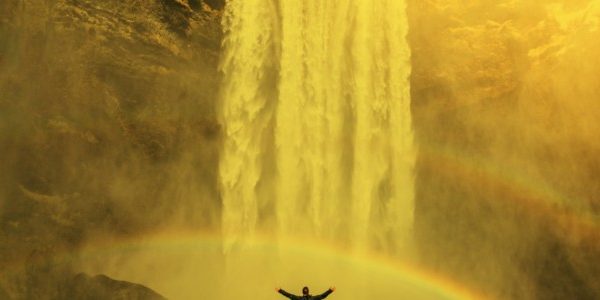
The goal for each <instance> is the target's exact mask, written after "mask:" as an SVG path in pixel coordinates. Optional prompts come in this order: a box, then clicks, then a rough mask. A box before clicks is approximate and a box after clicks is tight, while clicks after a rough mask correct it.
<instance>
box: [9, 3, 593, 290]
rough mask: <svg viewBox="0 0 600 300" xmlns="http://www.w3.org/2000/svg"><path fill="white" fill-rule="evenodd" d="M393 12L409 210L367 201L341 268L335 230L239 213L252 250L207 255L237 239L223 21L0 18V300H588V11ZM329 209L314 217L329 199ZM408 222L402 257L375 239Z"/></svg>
mask: <svg viewBox="0 0 600 300" xmlns="http://www.w3.org/2000/svg"><path fill="white" fill-rule="evenodd" d="M236 2H237V1H233V0H231V1H229V3H227V5H231V3H236ZM267 2H268V1H267ZM284 2H285V1H275V2H273V5H274V6H273V7H270V8H269V10H270V11H271V12H272V13H273V14H274V15H272V16H270V17H271V18H272V20H275V21H273V22H274V23H273V24H269V25H268V26H274V27H273V28H278V26H281V24H277V22H279V21H277V20H281V18H283V17H285V16H286V12H285V11H283V12H282V11H280V8H278V7H280V5H281V3H284ZM342 2H343V1H342ZM342 2H340V3H342ZM359 2H360V1H357V2H356V3H359ZM269 3H271V2H269ZM336 3H337V2H336ZM348 3H354V2H352V1H350V2H348ZM361 3H362V2H361ZM382 3H383V2H382ZM406 4H407V7H406V17H407V18H408V19H407V26H408V28H407V29H406V32H405V34H406V38H404V37H403V36H398V37H397V38H398V41H400V40H401V41H404V40H405V41H406V43H407V46H408V47H409V50H410V55H409V56H406V57H407V58H408V59H409V61H408V63H409V64H410V66H409V69H410V73H409V74H410V76H409V77H408V78H407V80H406V87H407V88H409V89H410V107H409V108H408V109H409V112H410V114H411V115H410V118H411V123H412V124H411V128H412V129H411V133H410V134H411V135H414V138H413V137H412V136H411V139H414V141H413V142H414V147H415V157H414V162H413V163H412V166H411V167H410V170H409V171H410V174H412V177H411V180H413V183H412V185H413V186H411V187H408V188H406V189H407V190H410V191H414V195H413V196H412V198H411V199H412V200H411V201H412V202H411V203H412V205H414V206H413V207H414V208H412V209H408V211H404V212H402V213H401V214H397V215H392V214H390V215H386V213H388V211H386V210H385V207H386V206H385V205H383V204H381V203H384V202H378V200H377V199H375V200H373V203H374V204H373V207H374V209H373V211H374V213H372V214H370V215H369V218H371V219H370V220H369V222H367V223H368V224H369V225H366V226H368V227H366V228H368V229H366V230H365V231H366V232H369V238H366V239H362V240H360V242H359V243H360V244H364V245H368V247H366V249H363V250H364V252H361V253H357V252H356V251H353V248H352V247H351V246H350V245H351V244H352V241H353V240H354V242H356V239H354V238H353V236H352V235H350V234H349V233H347V232H346V231H351V229H352V228H351V226H352V225H351V224H346V223H344V224H342V225H339V224H337V225H332V226H325V227H321V230H317V229H315V228H319V227H317V226H313V225H306V224H304V223H302V224H304V225H303V230H304V231H302V232H301V234H295V231H293V230H291V229H288V230H287V231H285V230H282V229H281V226H283V225H282V223H281V222H282V221H277V216H279V215H281V212H280V213H278V212H277V209H278V208H277V207H278V205H279V206H280V207H282V206H281V203H280V202H278V200H277V199H275V198H268V197H259V198H258V200H257V201H259V203H258V208H255V210H256V211H254V210H252V207H251V206H250V208H249V209H248V208H246V211H250V213H255V214H256V215H255V216H254V217H250V218H255V220H256V224H258V225H257V226H256V227H253V230H252V232H253V234H252V235H251V236H249V237H247V239H246V240H244V242H243V243H242V242H239V239H238V243H237V246H236V247H233V248H232V247H225V246H224V239H225V238H226V237H225V238H224V235H226V234H227V231H228V230H229V231H232V230H233V231H236V232H237V231H239V232H242V231H244V230H246V229H247V228H242V229H239V230H238V228H236V227H231V226H230V225H229V227H227V226H228V225H225V223H224V221H223V216H224V208H223V205H224V203H231V202H227V200H226V198H224V196H223V195H224V191H223V182H222V177H221V175H220V172H222V170H220V169H219V168H220V166H221V165H222V164H223V161H224V160H223V159H224V158H223V157H224V153H225V151H224V149H227V148H226V147H227V146H226V145H227V142H228V136H227V131H226V129H227V128H228V127H227V126H228V124H226V123H225V122H224V119H223V118H222V117H220V116H219V113H220V112H219V109H220V107H222V105H223V103H224V101H225V100H224V99H225V96H224V95H225V93H224V92H223V83H224V80H223V77H224V76H227V74H224V73H223V72H224V70H223V68H222V67H221V68H219V63H221V64H222V63H223V61H224V59H226V57H223V53H225V52H224V51H225V50H224V49H225V48H224V47H225V46H226V45H227V34H229V33H228V32H225V33H223V25H222V24H224V23H222V17H223V13H224V8H223V7H224V5H225V3H222V2H220V1H204V2H202V1H192V0H153V1H116V0H108V1H100V2H98V1H84V0H81V1H70V0H46V1H29V0H4V1H2V3H0V150H1V152H0V153H1V154H2V157H1V159H0V169H1V170H2V171H1V172H0V298H7V299H67V298H69V295H72V294H70V293H71V291H70V290H69V286H72V285H73V279H72V277H73V276H74V274H77V273H79V272H85V273H87V274H90V275H95V274H105V275H108V276H110V277H112V278H115V279H119V280H126V281H131V282H136V283H140V284H143V285H145V286H147V287H149V288H151V289H153V290H155V291H157V292H158V293H160V294H162V295H163V296H165V297H167V298H169V299H198V298H217V299H232V298H237V297H245V296H248V295H250V294H251V295H254V296H255V297H259V298H261V299H276V298H277V297H280V296H279V295H277V294H276V293H275V291H274V288H277V287H281V288H284V289H286V290H288V291H290V292H294V293H298V292H299V291H300V289H301V287H302V286H304V285H308V286H310V287H311V292H312V293H314V294H316V293H320V292H322V291H325V290H326V289H327V288H329V287H330V286H333V285H335V286H337V291H336V292H334V293H333V294H332V295H330V296H329V297H330V298H331V299H336V298H339V299H346V298H358V299H372V298H374V297H375V298H380V299H397V298H399V297H406V298H411V299H461V298H490V299H566V298H577V299H593V298H598V297H600V285H599V282H600V269H599V268H598V266H599V265H600V263H599V262H600V229H599V227H598V226H599V223H598V222H599V219H598V218H599V216H600V202H599V200H598V196H597V195H599V194H600V183H599V181H598V178H600V121H599V120H600V119H599V118H598V117H597V116H598V115H599V114H600V101H598V99H599V95H600V85H599V84H598V75H597V74H600V58H598V55H597V53H599V52H600V40H598V39H597V35H598V30H599V27H600V23H599V22H600V19H599V18H600V1H597V0H578V1H566V0H563V1H559V0H557V1H533V0H523V1H508V0H506V1H478V2H477V3H472V1H458V0H453V1H450V0H448V1H442V0H436V1H418V0H408V1H406ZM382 5H383V4H382ZM338 9H339V10H338V12H339V11H342V9H343V7H339V8H338ZM349 11H351V10H349ZM348 14H350V13H348ZM332 15H333V14H332ZM305 17H306V18H308V17H310V16H308V17H307V16H305ZM312 18H313V20H314V21H315V22H316V21H317V20H319V18H317V17H315V16H312ZM340 19H343V18H340ZM269 20H271V19H269ZM262 21H264V22H268V20H266V19H263V20H262ZM381 26H384V25H381ZM261 28H263V27H261ZM352 28H353V27H352V26H350V25H349V26H348V29H347V30H348V31H349V32H350V33H351V31H350V30H352ZM263 29H264V28H263ZM383 29H384V28H383V27H382V30H377V28H373V29H372V30H373V32H368V34H366V35H365V37H368V38H372V39H373V40H376V38H377V37H379V35H378V33H376V32H375V31H377V32H380V31H382V32H383V31H384V30H383ZM264 30H265V31H266V29H264ZM278 34H282V33H281V32H278V31H277V30H274V31H273V36H272V37H270V38H269V39H270V40H269V42H270V43H273V45H278V44H277V41H278V39H279V38H280V37H278V36H277V35H278ZM349 36H351V34H349ZM311 38H312V37H311ZM368 38H365V41H366V40H368ZM356 39H358V38H356ZM307 40H308V38H307ZM392 40H394V39H392ZM303 41H304V40H303ZM229 42H231V41H229ZM343 42H344V43H347V44H344V46H345V47H346V46H348V43H349V42H348V41H347V40H345V41H343ZM273 45H270V46H269V47H274V48H269V51H273V52H269V54H268V57H269V58H270V59H271V58H272V57H277V56H278V55H280V54H279V52H278V51H281V49H278V48H277V47H278V46H273ZM386 47H387V46H386ZM348 48H349V49H350V48H351V47H348ZM313 49H316V48H313ZM352 49H354V48H352ZM386 49H387V48H386ZM309 50H310V49H309ZM342 50H344V51H346V50H345V49H340V53H342V52H343V51H342ZM352 51H354V50H352ZM307 53H308V54H310V51H308V50H307ZM308 54H307V55H308ZM340 57H342V56H340ZM385 58H388V57H385ZM340 61H343V60H340ZM273 62H274V60H273V61H270V63H273ZM345 62H346V63H347V64H348V65H342V66H340V68H341V69H342V70H345V71H347V72H346V74H347V76H348V78H350V75H355V74H358V73H353V71H352V67H351V66H349V65H350V63H351V60H350V59H347V60H345ZM253 63H257V62H256V61H254V62H253ZM388 63H389V64H388V65H391V62H390V61H388ZM332 64H334V65H335V62H333V63H332ZM382 64H384V65H385V64H386V63H385V60H384V62H383V63H382ZM241 65H243V64H241ZM238 67H239V66H238ZM269 68H270V70H271V72H273V73H272V74H267V76H276V75H273V74H276V73H277V72H279V71H280V70H281V69H285V66H284V65H283V64H281V65H279V63H273V64H272V65H270V66H269ZM290 70H291V67H290ZM348 70H350V71H348ZM323 72H329V71H328V70H325V71H323ZM307 73H309V72H307ZM328 74H329V73H328ZM351 79H352V80H357V79H356V77H352V78H351ZM268 80H269V82H268V84H266V85H265V86H264V87H267V89H268V88H269V87H271V88H272V90H267V92H266V93H267V94H269V93H272V94H278V93H279V92H277V91H276V90H277V87H276V84H275V83H274V79H272V78H268ZM342 80H350V79H344V78H341V79H340V82H341V81H342ZM264 87H263V88H264ZM327 88H330V89H333V87H331V86H327ZM349 94H351V93H350V92H349ZM269 97H271V98H269V99H271V100H269V101H274V102H273V103H276V98H277V97H276V96H274V95H271V94H270V95H269ZM351 98H352V96H351V95H350V96H348V97H347V99H351ZM352 109H353V108H348V110H347V112H346V113H347V115H345V117H344V118H345V119H344V120H345V121H344V122H347V120H350V119H351V116H353V113H352V112H353V111H352ZM349 116H350V117H349ZM307 121H308V123H310V120H309V119H307ZM269 124H271V125H268V126H273V125H272V123H269ZM348 124H349V125H347V127H348V128H354V125H352V124H354V123H352V121H350V122H349V123H348ZM290 126H291V125H290ZM269 128H270V129H269V130H272V131H269V130H267V131H265V133H264V134H265V135H266V136H267V140H268V139H269V138H270V136H269V134H271V135H273V136H275V133H274V131H275V130H274V129H273V128H274V127H269ZM344 132H345V133H344V134H345V135H344V137H348V136H350V137H352V136H353V134H354V131H353V130H348V131H344ZM290 139H291V137H290ZM393 139H394V138H393V137H392V138H388V140H391V141H394V140H393ZM266 143H267V144H268V143H272V141H270V142H266ZM352 143H353V142H347V141H345V144H343V147H342V146H340V148H339V149H341V150H340V152H342V154H343V161H344V162H349V161H351V159H349V158H348V157H351V156H352V155H353V153H355V152H354V150H349V149H350V147H354V144H352ZM350 144H352V145H350ZM269 147H271V148H269ZM269 147H267V148H266V149H267V150H268V151H271V152H268V151H267V152H266V153H260V154H261V157H266V158H264V159H265V161H266V162H265V163H264V164H265V166H264V168H265V169H264V170H265V171H264V173H265V174H267V173H268V172H273V173H268V174H270V175H269V176H275V175H274V174H276V172H275V171H274V170H275V169H274V168H275V167H276V166H274V165H276V163H274V165H270V164H271V161H270V160H268V158H269V157H271V156H272V155H274V153H275V150H274V148H273V146H269ZM260 149H265V148H260ZM269 149H270V150H269ZM306 149H309V146H306ZM352 149H354V148H352ZM381 149H383V148H376V149H367V150H371V151H364V153H376V151H377V150H381ZM241 153H242V154H243V151H242V152H241ZM300 154H302V153H300ZM348 164H351V163H348ZM347 168H348V169H350V170H352V169H353V167H352V166H350V165H348V166H347ZM245 169H249V165H244V166H243V168H242V169H241V171H244V170H245ZM403 170H408V169H403ZM344 172H346V170H344V171H339V172H338V173H339V174H341V175H340V176H348V177H351V176H349V175H348V174H346V173H344ZM350 172H351V171H350ZM242 174H243V173H242ZM298 174H299V173H298ZM277 176H278V175H277ZM299 176H304V175H299ZM365 178H366V175H365ZM268 180H270V179H264V178H263V179H262V181H260V182H261V183H263V184H264V182H269V181H268ZM378 180H379V179H378ZM381 181H384V180H381ZM305 182H310V181H308V180H305ZM315 182H316V181H315ZM344 182H346V181H344ZM311 184H312V183H311ZM311 184H307V185H306V186H307V187H311ZM391 186H393V184H391ZM402 187H404V185H402ZM260 188H261V189H263V190H262V191H263V194H262V196H264V195H265V194H264V191H265V190H266V191H268V192H267V194H268V193H272V192H269V191H270V190H268V189H267V188H265V187H264V186H262V187H260ZM352 188H355V189H356V187H348V189H350V190H351V189H352ZM336 195H344V194H343V193H341V194H336ZM302 196H303V195H302V194H301V196H300V197H298V199H301V198H302ZM269 197H270V196H269ZM308 198H309V197H307V199H308ZM335 198H336V199H334V200H335V201H337V202H334V200H330V202H327V201H328V199H327V195H325V197H323V199H322V200H321V201H322V203H323V204H319V205H321V206H323V205H327V204H328V203H329V204H332V203H336V204H335V205H333V204H332V205H333V206H332V207H329V208H328V209H333V211H335V208H336V207H339V203H344V202H340V201H346V200H347V199H346V198H343V197H342V196H336V197H335ZM342 198H343V199H342ZM265 199H268V200H265ZM311 199H312V198H311ZM260 201H262V202H260ZM297 201H300V202H298V203H301V204H302V203H304V202H301V201H302V200H297ZM314 201H315V200H310V201H309V200H306V203H308V204H306V203H304V204H302V205H307V206H308V207H311V205H313V206H314V207H316V204H314V203H316V202H314ZM348 201H349V200H348ZM311 203H312V204H311ZM309 204H310V205H309ZM302 205H300V206H299V207H302ZM310 211H311V210H310V209H307V211H303V212H301V213H300V215H302V216H312V215H311V212H310ZM327 211H328V213H324V212H322V215H323V216H335V213H332V212H331V210H327ZM377 213H380V214H381V215H379V216H378V215H377ZM405 214H409V215H410V218H411V222H412V224H411V225H410V226H409V227H407V228H408V229H406V228H405V227H403V228H405V229H403V230H410V231H408V235H409V236H410V238H409V239H406V238H405V235H403V234H400V233H399V232H398V231H395V230H396V229H394V230H389V232H388V231H385V230H388V229H386V228H387V227H386V226H387V224H389V222H388V223H385V222H382V221H381V220H382V219H383V218H384V217H381V216H383V215H385V216H386V217H388V218H390V220H392V221H393V220H394V218H399V217H400V216H404V215H405ZM390 216H392V217H390ZM365 218H367V217H365ZM303 220H304V219H303ZM244 222H245V221H244ZM278 222H279V223H278ZM306 222H308V221H306ZM242 223H243V222H240V224H242ZM350 223H351V222H350ZM243 224H246V223H243ZM298 224H300V223H298ZM298 224H296V225H298ZM307 224H308V223H307ZM325 224H328V225H331V224H336V223H325ZM224 226H225V227H226V228H223V227H224ZM240 226H241V225H240ZM335 226H337V227H335ZM227 228H229V229H227ZM232 228H233V229H232ZM282 232H283V233H286V234H282ZM340 236H342V237H340ZM400 236H402V238H401V237H400ZM369 239H370V240H369ZM242 240H243V239H242ZM367 240H369V242H367ZM373 240H374V241H376V242H373ZM400 240H402V242H399V241H400ZM407 244H409V246H407ZM404 247H408V248H410V249H411V250H410V255H398V252H399V250H398V249H401V248H402V249H404ZM229 248H232V249H233V250H232V249H229ZM228 249H229V250H228ZM257 273H259V274H260V276H259V275H258V274H257Z"/></svg>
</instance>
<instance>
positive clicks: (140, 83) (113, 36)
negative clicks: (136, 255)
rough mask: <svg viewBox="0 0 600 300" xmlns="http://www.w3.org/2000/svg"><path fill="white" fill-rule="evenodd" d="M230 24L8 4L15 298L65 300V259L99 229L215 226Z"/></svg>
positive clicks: (5, 31) (1, 53)
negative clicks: (60, 283)
mask: <svg viewBox="0 0 600 300" xmlns="http://www.w3.org/2000/svg"><path fill="white" fill-rule="evenodd" d="M210 4H211V5H213V6H214V5H219V3H218V1H213V2H210ZM219 19H220V13H219V12H218V11H216V10H213V8H212V7H211V6H210V5H208V4H206V3H202V2H201V1H190V2H187V1H177V0H156V1H120V0H114V1H112V0H109V1H75V0H52V1H18V0H7V1H2V3H1V4H0V22H1V23H0V24H1V25H0V118H1V122H0V149H1V150H0V152H1V153H2V159H0V169H1V170H2V172H1V174H0V240H1V241H2V242H1V243H0V270H2V271H0V279H1V280H0V282H1V283H0V286H4V290H6V291H7V293H9V294H10V295H12V296H13V297H17V298H32V299H33V298H36V299H43V298H53V295H54V294H53V293H57V291H56V289H55V288H53V286H54V283H55V282H53V279H52V278H53V277H60V276H50V275H51V274H54V275H56V274H57V273H63V272H67V273H68V266H64V265H59V264H58V263H57V260H58V258H59V256H60V254H61V253H63V252H65V251H69V250H72V249H74V248H76V247H77V246H78V245H79V244H80V243H81V242H82V241H84V240H85V239H86V238H87V237H88V236H89V235H92V234H94V232H114V233H118V234H120V235H128V234H134V233H139V232H143V231H146V230H150V229H152V228H156V227H160V226H166V224H173V223H177V224H178V225H182V226H189V227H199V226H202V227H207V226H213V225H214V224H215V223H214V222H213V221H214V218H215V216H217V215H218V213H219V205H218V201H216V200H215V199H216V198H217V196H216V184H215V182H216V177H217V176H216V167H217V166H216V155H217V152H218V144H219V138H218V137H219V131H220V128H219V125H218V124H217V122H216V119H215V118H216V117H215V107H216V95H217V93H218V88H217V87H218V81H219V76H218V73H217V63H218V55H219V53H218V51H219V48H220V39H221V37H220V35H221V32H220V26H219V24H220V23H219ZM57 280H58V279H57ZM0 290H2V289H0ZM41 295H44V296H43V297H42V298H38V297H41Z"/></svg>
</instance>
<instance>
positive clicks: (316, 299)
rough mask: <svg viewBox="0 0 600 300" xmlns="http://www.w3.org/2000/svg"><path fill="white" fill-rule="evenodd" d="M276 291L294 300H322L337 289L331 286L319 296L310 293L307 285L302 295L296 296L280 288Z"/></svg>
mask: <svg viewBox="0 0 600 300" xmlns="http://www.w3.org/2000/svg"><path fill="white" fill-rule="evenodd" d="M275 291H277V292H278V293H280V294H282V295H284V296H286V297H287V298H289V299H292V300H320V299H325V298H327V296H329V294H331V293H333V291H335V287H331V288H329V289H328V290H327V291H326V292H325V293H323V294H321V295H317V296H313V295H311V294H309V293H308V287H307V286H305V287H303V288H302V296H296V295H294V294H290V293H288V292H286V291H284V290H282V289H280V288H276V289H275Z"/></svg>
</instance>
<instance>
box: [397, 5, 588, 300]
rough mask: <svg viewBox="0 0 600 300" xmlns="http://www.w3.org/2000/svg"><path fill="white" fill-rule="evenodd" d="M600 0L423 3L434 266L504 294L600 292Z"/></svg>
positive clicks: (418, 94) (422, 171)
mask: <svg viewBox="0 0 600 300" xmlns="http://www.w3.org/2000/svg"><path fill="white" fill-rule="evenodd" d="M598 4H599V3H598V1H478V2H477V3H472V2H470V1H458V0H448V1H412V2H411V5H410V8H409V16H410V17H411V24H410V30H411V33H410V43H411V46H412V50H413V75H412V81H411V82H412V100H413V117H414V120H415V130H416V134H417V136H418V140H417V144H418V145H419V148H420V151H419V160H418V163H417V168H416V175H417V185H416V188H417V199H416V206H417V208H416V212H415V218H416V221H415V222H416V223H415V230H416V236H417V238H418V239H419V241H420V249H421V250H422V253H423V258H424V261H425V263H426V264H428V265H430V266H433V267H436V268H439V269H441V270H445V271H447V272H449V273H454V274H457V275H459V277H461V278H462V279H463V280H466V281H468V282H472V284H473V285H475V286H480V287H482V288H483V289H485V290H489V291H493V292H492V294H493V295H496V296H498V297H500V298H518V299H525V298H540V299H562V298H581V299H584V298H597V297H598V296H599V295H600V288H599V286H598V284H597V283H598V282H599V281H598V280H599V279H600V277H599V276H600V272H599V270H598V269H597V268H596V267H592V266H591V265H594V264H595V265H597V263H595V262H598V261H599V260H600V244H599V242H598V241H600V236H599V231H598V222H597V220H598V217H599V216H600V209H599V205H600V202H599V201H598V196H597V195H598V184H597V178H598V176H600V140H599V139H598V138H597V137H598V133H599V132H600V121H599V119H598V118H597V117H596V116H597V115H598V113H600V105H599V102H598V97H599V96H600V87H599V86H598V85H597V75H595V74H598V71H600V61H599V60H598V58H597V55H595V54H594V53H597V51H599V50H600V44H599V43H598V40H597V39H596V38H594V35H595V34H597V30H598V29H599V28H598V16H599V15H600V10H599V5H598ZM586 262H587V263H586Z"/></svg>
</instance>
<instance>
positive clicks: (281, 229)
mask: <svg viewBox="0 0 600 300" xmlns="http://www.w3.org/2000/svg"><path fill="white" fill-rule="evenodd" d="M223 25H224V30H225V39H224V45H223V47H224V50H223V54H222V61H221V70H222V72H223V75H224V78H223V85H222V91H221V105H220V118H221V122H222V124H223V125H224V128H225V134H224V142H223V149H222V154H221V161H220V182H221V197H222V202H223V208H222V209H223V211H222V220H223V223H222V226H223V227H222V230H223V235H224V240H225V248H226V249H231V248H232V247H235V246H238V245H243V244H244V241H245V240H247V239H249V238H251V237H252V236H253V235H255V234H257V232H259V231H260V232H269V233H273V234H276V235H279V236H286V237H299V238H300V237H302V238H306V237H310V238H313V239H318V240H328V241H332V242H335V243H340V244H342V245H350V246H352V247H354V249H358V250H369V249H377V250H383V251H388V252H391V253H397V252H399V251H403V248H404V247H406V245H407V244H408V243H409V242H410V232H411V226H412V220H413V216H412V215H413V176H412V167H413V164H414V147H413V135H412V127H411V114H410V91H409V75H410V50H409V47H408V44H407V41H406V35H407V26H408V25H407V19H406V4H405V1H403V0H381V1H370V0H330V1H322V0H305V1H297V0H278V1H276V0H229V1H228V2H227V5H226V9H225V13H224V16H223Z"/></svg>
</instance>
